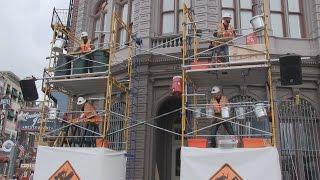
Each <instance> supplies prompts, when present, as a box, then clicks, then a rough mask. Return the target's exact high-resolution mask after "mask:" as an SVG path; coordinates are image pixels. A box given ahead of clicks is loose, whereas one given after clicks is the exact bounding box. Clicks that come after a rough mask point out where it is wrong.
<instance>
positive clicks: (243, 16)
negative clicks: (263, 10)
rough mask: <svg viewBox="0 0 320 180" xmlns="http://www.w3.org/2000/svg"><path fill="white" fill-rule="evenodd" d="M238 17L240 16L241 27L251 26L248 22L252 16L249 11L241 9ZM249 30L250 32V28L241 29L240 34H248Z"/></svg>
mask: <svg viewBox="0 0 320 180" xmlns="http://www.w3.org/2000/svg"><path fill="white" fill-rule="evenodd" d="M240 18H241V29H246V28H252V26H251V24H250V19H251V18H252V12H251V11H241V14H240ZM251 32H252V29H248V30H241V33H242V34H249V33H251Z"/></svg>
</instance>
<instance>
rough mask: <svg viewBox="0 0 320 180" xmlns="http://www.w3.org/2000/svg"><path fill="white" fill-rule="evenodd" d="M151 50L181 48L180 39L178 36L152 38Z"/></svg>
mask: <svg viewBox="0 0 320 180" xmlns="http://www.w3.org/2000/svg"><path fill="white" fill-rule="evenodd" d="M151 44H152V48H171V47H179V46H182V37H181V36H179V35H171V36H162V37H154V38H152V39H151Z"/></svg>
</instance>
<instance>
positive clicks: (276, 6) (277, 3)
mask: <svg viewBox="0 0 320 180" xmlns="http://www.w3.org/2000/svg"><path fill="white" fill-rule="evenodd" d="M281 7H282V5H281V0H271V1H270V10H271V11H281Z"/></svg>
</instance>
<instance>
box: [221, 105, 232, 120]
mask: <svg viewBox="0 0 320 180" xmlns="http://www.w3.org/2000/svg"><path fill="white" fill-rule="evenodd" d="M221 117H222V118H223V119H227V118H230V107H222V108H221Z"/></svg>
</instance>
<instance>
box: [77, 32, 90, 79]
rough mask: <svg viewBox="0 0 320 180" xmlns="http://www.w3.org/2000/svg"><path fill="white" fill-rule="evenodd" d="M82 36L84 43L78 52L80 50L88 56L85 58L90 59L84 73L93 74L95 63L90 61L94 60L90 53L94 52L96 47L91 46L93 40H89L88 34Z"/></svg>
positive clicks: (86, 61) (86, 63) (83, 33)
mask: <svg viewBox="0 0 320 180" xmlns="http://www.w3.org/2000/svg"><path fill="white" fill-rule="evenodd" d="M80 36H81V41H82V43H81V45H80V48H79V49H78V50H80V52H81V53H83V54H86V56H85V58H86V59H89V60H85V67H87V68H85V69H84V73H92V72H93V69H92V66H93V62H92V61H90V60H92V57H93V56H92V55H91V54H90V52H91V51H92V49H94V45H92V44H91V39H89V38H88V33H87V32H82V33H81V35H80Z"/></svg>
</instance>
